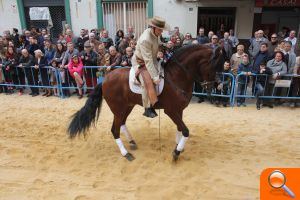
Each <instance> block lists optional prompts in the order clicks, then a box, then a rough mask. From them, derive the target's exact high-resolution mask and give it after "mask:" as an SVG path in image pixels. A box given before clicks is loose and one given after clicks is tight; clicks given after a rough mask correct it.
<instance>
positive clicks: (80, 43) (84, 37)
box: [76, 29, 89, 52]
mask: <svg viewBox="0 0 300 200" xmlns="http://www.w3.org/2000/svg"><path fill="white" fill-rule="evenodd" d="M88 40H89V36H88V35H86V31H85V29H81V30H80V36H79V37H78V38H77V41H76V46H77V48H78V51H79V52H81V51H83V49H84V43H85V42H86V41H88Z"/></svg>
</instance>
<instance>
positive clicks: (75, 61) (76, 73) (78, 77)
mask: <svg viewBox="0 0 300 200" xmlns="http://www.w3.org/2000/svg"><path fill="white" fill-rule="evenodd" d="M68 70H69V72H70V75H71V76H72V77H73V78H74V80H75V81H76V84H77V88H78V93H79V97H78V98H79V99H81V98H82V97H83V93H82V88H83V85H84V81H83V64H82V61H81V59H80V58H79V57H78V55H76V54H74V55H73V56H72V59H71V60H70V62H69V64H68Z"/></svg>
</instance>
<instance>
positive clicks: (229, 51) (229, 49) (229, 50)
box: [221, 32, 233, 58]
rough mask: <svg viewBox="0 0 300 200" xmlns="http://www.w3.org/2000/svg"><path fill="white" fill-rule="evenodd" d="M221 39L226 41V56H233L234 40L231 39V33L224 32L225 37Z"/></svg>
mask: <svg viewBox="0 0 300 200" xmlns="http://www.w3.org/2000/svg"><path fill="white" fill-rule="evenodd" d="M221 41H223V43H224V50H225V52H226V57H227V58H231V56H232V49H233V44H232V41H231V40H230V39H229V33H228V32H225V33H224V38H223V39H221Z"/></svg>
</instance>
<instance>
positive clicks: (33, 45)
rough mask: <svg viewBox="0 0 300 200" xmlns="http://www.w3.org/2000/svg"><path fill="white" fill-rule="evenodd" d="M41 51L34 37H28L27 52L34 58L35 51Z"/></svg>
mask: <svg viewBox="0 0 300 200" xmlns="http://www.w3.org/2000/svg"><path fill="white" fill-rule="evenodd" d="M38 49H42V48H41V47H40V46H39V45H38V44H37V39H36V37H35V36H30V37H29V45H28V46H27V50H28V52H29V53H30V54H31V55H32V56H34V52H35V50H38Z"/></svg>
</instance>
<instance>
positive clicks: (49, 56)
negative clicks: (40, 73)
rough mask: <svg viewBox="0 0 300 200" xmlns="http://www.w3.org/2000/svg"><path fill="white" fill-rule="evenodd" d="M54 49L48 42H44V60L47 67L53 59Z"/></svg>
mask: <svg viewBox="0 0 300 200" xmlns="http://www.w3.org/2000/svg"><path fill="white" fill-rule="evenodd" d="M54 54H55V49H54V48H53V46H52V44H51V42H50V40H45V58H46V60H47V65H49V64H50V62H51V61H52V59H53V58H54Z"/></svg>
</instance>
